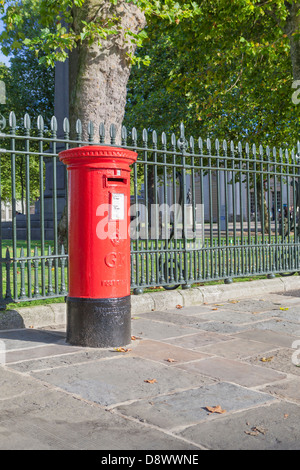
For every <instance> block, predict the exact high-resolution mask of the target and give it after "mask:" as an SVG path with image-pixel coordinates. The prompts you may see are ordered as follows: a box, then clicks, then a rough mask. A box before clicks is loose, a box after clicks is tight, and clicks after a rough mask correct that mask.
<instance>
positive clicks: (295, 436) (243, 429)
mask: <svg viewBox="0 0 300 470" xmlns="http://www.w3.org/2000/svg"><path fill="white" fill-rule="evenodd" d="M299 416H300V407H299V406H297V405H294V404H290V403H274V404H270V405H267V406H261V407H259V408H256V409H252V410H247V411H242V412H240V413H234V414H232V415H230V416H228V417H227V416H226V414H224V415H222V416H221V417H217V418H216V419H214V420H212V421H210V422H206V423H201V424H198V425H195V426H192V427H190V428H188V429H185V430H183V431H181V432H179V435H181V436H183V437H185V438H187V439H193V442H197V443H198V444H200V445H202V446H204V447H207V448H209V449H212V450H224V449H227V450H299V449H300V440H299Z"/></svg>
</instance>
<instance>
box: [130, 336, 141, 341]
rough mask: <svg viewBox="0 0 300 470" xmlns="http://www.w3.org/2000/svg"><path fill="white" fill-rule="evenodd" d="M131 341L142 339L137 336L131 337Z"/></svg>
mask: <svg viewBox="0 0 300 470" xmlns="http://www.w3.org/2000/svg"><path fill="white" fill-rule="evenodd" d="M131 339H132V340H133V341H135V340H136V339H142V338H140V337H139V336H134V335H132V336H131Z"/></svg>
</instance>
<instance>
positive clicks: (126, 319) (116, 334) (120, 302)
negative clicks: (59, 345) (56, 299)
mask: <svg viewBox="0 0 300 470" xmlns="http://www.w3.org/2000/svg"><path fill="white" fill-rule="evenodd" d="M130 342H131V301H130V295H129V296H126V297H121V298H114V299H86V298H76V297H67V343H69V344H72V345H74V346H85V347H91V348H108V347H119V346H125V345H126V344H129V343H130Z"/></svg>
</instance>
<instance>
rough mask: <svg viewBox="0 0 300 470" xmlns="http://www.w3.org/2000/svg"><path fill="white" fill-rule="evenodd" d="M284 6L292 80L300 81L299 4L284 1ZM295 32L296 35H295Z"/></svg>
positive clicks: (297, 2)
mask: <svg viewBox="0 0 300 470" xmlns="http://www.w3.org/2000/svg"><path fill="white" fill-rule="evenodd" d="M285 6H286V8H287V10H288V12H289V15H288V16H287V19H286V25H285V33H286V34H287V36H288V38H289V40H290V48H291V61H292V67H293V79H294V80H300V38H299V33H300V15H299V13H300V2H299V1H294V2H292V3H290V2H288V1H286V2H285ZM296 32H297V33H298V34H297V35H295V33H296Z"/></svg>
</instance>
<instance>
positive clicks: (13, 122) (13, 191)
mask: <svg viewBox="0 0 300 470" xmlns="http://www.w3.org/2000/svg"><path fill="white" fill-rule="evenodd" d="M10 126H11V130H10V133H11V139H10V142H11V146H10V149H11V151H12V153H11V199H12V201H11V203H12V241H13V263H12V264H13V293H14V294H13V298H14V300H16V299H17V298H18V291H17V289H18V287H17V260H16V259H17V214H16V154H15V153H14V151H15V150H16V147H15V144H16V140H15V138H14V137H13V136H14V134H15V131H16V117H15V115H14V113H11V114H10Z"/></svg>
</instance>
